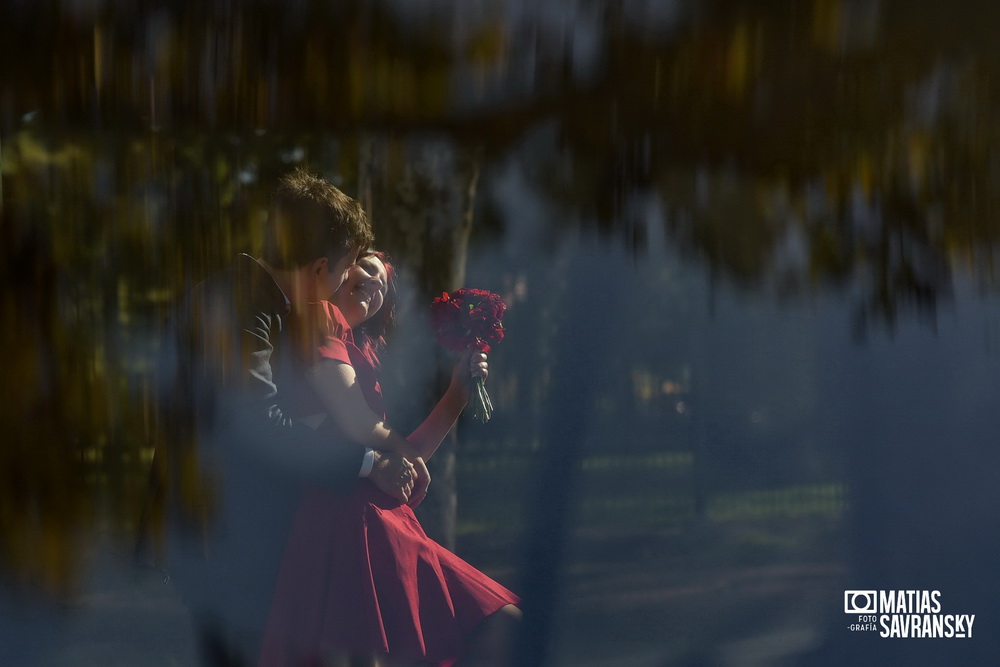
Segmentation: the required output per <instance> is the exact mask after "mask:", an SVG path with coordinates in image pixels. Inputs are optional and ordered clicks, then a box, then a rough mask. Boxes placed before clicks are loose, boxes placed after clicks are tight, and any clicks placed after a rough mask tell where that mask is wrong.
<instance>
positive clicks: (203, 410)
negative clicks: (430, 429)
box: [171, 171, 430, 665]
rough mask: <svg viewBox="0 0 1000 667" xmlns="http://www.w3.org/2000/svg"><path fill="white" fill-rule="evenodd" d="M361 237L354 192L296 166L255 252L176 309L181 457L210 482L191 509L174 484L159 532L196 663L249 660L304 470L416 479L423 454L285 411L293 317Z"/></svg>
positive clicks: (326, 285)
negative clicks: (356, 440)
mask: <svg viewBox="0 0 1000 667" xmlns="http://www.w3.org/2000/svg"><path fill="white" fill-rule="evenodd" d="M372 240H373V237H372V232H371V226H370V224H369V222H368V218H367V216H366V215H365V212H364V210H363V209H362V208H361V206H360V205H359V204H358V203H357V202H356V201H354V200H353V199H351V198H350V197H348V196H347V195H345V194H344V193H343V192H341V191H340V190H338V189H337V188H336V187H334V186H333V185H332V184H331V183H329V182H328V181H326V180H325V179H322V178H319V177H316V176H312V175H310V174H307V173H305V172H303V171H296V172H294V173H292V174H289V175H287V176H285V177H284V178H282V179H281V182H280V184H279V186H278V188H277V191H276V193H275V195H274V199H273V202H272V206H271V209H270V211H269V215H268V220H267V227H266V230H265V242H264V249H263V252H262V254H261V257H260V258H259V259H254V258H253V257H251V256H249V255H245V254H243V255H240V256H239V257H237V258H236V260H235V262H234V263H233V265H232V266H231V267H230V268H229V269H228V270H227V271H225V272H223V273H220V274H218V275H215V276H213V277H211V278H209V279H208V280H206V281H205V282H204V283H202V284H200V285H199V286H197V287H196V288H195V289H194V290H192V293H191V295H190V297H189V299H188V301H187V302H186V304H185V308H184V309H183V313H182V316H181V318H180V325H181V326H180V336H179V360H180V362H181V363H180V364H179V369H180V370H179V380H180V381H179V382H178V387H179V388H180V390H181V391H180V396H181V399H182V401H183V402H184V403H185V405H186V406H187V410H186V411H185V412H186V413H187V414H191V415H193V420H192V421H193V425H194V433H193V434H192V435H193V438H191V440H190V442H192V443H193V446H192V447H191V448H190V451H189V452H188V454H189V456H187V457H186V458H187V460H191V458H192V457H191V456H190V454H192V453H193V454H194V455H195V456H196V457H197V459H196V460H197V462H198V468H199V470H201V471H202V474H201V476H202V478H203V479H205V480H207V481H208V482H214V483H213V484H211V487H210V488H209V493H210V494H211V502H210V503H207V504H208V505H209V507H208V508H206V507H205V505H206V503H201V507H198V508H196V509H198V510H200V511H199V512H194V513H191V512H190V509H191V502H190V498H189V497H190V493H189V492H185V491H184V489H179V490H178V493H179V496H178V497H177V498H176V500H177V501H178V502H175V503H174V506H175V507H180V508H183V507H185V506H186V507H187V508H188V510H189V511H188V512H187V513H184V512H183V511H182V512H180V513H179V516H178V517H177V519H178V520H177V521H176V522H175V523H176V524H177V525H178V526H180V527H181V528H182V529H184V528H186V529H187V530H186V531H184V532H182V534H181V536H180V539H174V540H172V541H171V546H172V551H173V553H172V558H171V561H172V563H171V575H172V577H173V579H174V581H175V582H176V585H177V588H178V589H179V590H180V592H181V593H182V595H183V596H184V597H185V599H186V600H187V602H188V604H189V605H190V606H191V608H192V612H193V613H194V618H195V623H196V626H197V627H196V629H197V631H198V632H199V635H200V640H201V642H202V649H203V653H204V656H205V660H206V662H207V663H208V664H214V665H218V664H229V665H240V664H249V663H252V662H255V660H256V650H257V647H258V646H257V645H258V642H259V638H260V632H261V631H262V629H263V627H264V622H265V620H266V614H267V610H268V607H269V604H270V598H271V593H272V590H273V587H274V582H275V579H276V576H277V572H278V567H279V563H280V558H281V555H282V550H283V548H284V544H285V538H286V535H287V532H288V528H289V526H290V525H291V517H292V514H293V512H294V509H295V507H296V504H297V501H298V497H299V493H300V489H301V488H302V483H303V481H305V480H310V481H314V482H319V483H322V484H326V485H328V486H329V487H331V488H333V489H335V490H344V491H345V492H346V491H348V490H350V488H351V487H352V486H353V485H354V484H356V483H357V480H358V478H359V477H367V478H368V479H370V480H371V481H372V482H373V483H375V484H376V485H377V486H378V487H379V488H380V489H382V490H383V491H385V492H386V493H388V494H390V495H392V496H395V497H396V498H398V499H400V500H402V501H406V500H407V499H409V498H410V497H411V494H414V496H416V495H422V494H423V493H424V492H425V491H426V486H427V484H428V483H429V480H430V477H429V475H428V474H427V469H426V466H424V464H423V462H422V461H421V460H419V459H417V460H413V461H408V460H407V459H405V458H403V457H402V456H400V455H398V454H392V453H380V452H376V451H372V450H370V449H369V450H365V449H364V448H362V447H361V446H360V445H356V444H353V443H348V442H331V436H330V435H329V434H328V433H324V434H323V435H320V433H319V432H317V431H316V430H314V429H312V428H310V427H309V426H308V425H306V424H303V423H301V422H300V421H299V420H296V419H294V418H293V417H291V416H290V413H289V411H288V407H289V394H290V393H293V392H294V390H297V389H298V387H297V386H296V385H298V384H299V383H300V382H301V380H300V379H299V376H298V373H297V370H296V367H297V364H296V357H295V349H294V348H295V346H296V342H295V340H294V339H293V335H292V333H291V332H292V331H294V330H296V327H295V326H294V323H295V321H296V319H297V318H300V317H302V316H304V315H305V314H306V313H307V311H308V304H309V303H310V302H315V301H319V300H322V299H328V298H330V297H331V296H332V294H333V293H334V292H335V291H336V290H337V288H338V287H339V286H340V284H341V283H342V282H343V280H344V276H345V274H346V272H347V269H348V268H349V267H350V266H351V265H352V264H353V263H354V261H355V259H356V258H357V255H358V251H359V250H360V249H363V248H367V247H369V246H370V245H371V243H372ZM302 328H303V327H298V329H299V330H301V329H302ZM182 440H183V438H182ZM179 458H183V457H176V456H175V457H174V461H175V466H176V461H177V460H179ZM175 477H180V476H178V475H176V474H175ZM181 478H182V477H181ZM185 493H187V494H188V497H187V498H185ZM206 515H207V516H206ZM192 538H193V539H192Z"/></svg>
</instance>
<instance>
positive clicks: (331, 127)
mask: <svg viewBox="0 0 1000 667" xmlns="http://www.w3.org/2000/svg"><path fill="white" fill-rule="evenodd" d="M112 9H113V11H112ZM997 11H998V10H997V9H994V8H992V7H987V6H981V3H960V4H959V5H955V4H954V3H952V4H951V5H949V6H948V7H947V8H941V7H938V6H937V5H934V4H932V3H911V4H905V5H903V4H898V3H892V2H854V1H850V0H816V1H815V2H809V3H796V4H795V5H794V7H792V6H786V5H782V4H774V3H749V2H737V1H735V0H730V1H723V0H717V1H709V0H705V1H702V2H696V1H693V0H691V1H688V2H683V1H677V2H665V3H657V2H624V3H612V2H608V3H596V4H595V3H582V2H573V1H570V0H564V1H560V2H556V3H529V2H507V3H478V2H477V3H452V2H444V1H434V2H431V1H425V2H419V3H412V2H408V3H401V2H349V3H339V4H333V5H319V4H316V3H304V2H293V3H289V4H286V5H282V6H278V5H273V4H271V3H264V2H257V3H250V4H249V5H244V6H243V8H241V9H239V10H237V9H235V8H234V7H232V6H230V5H229V4H227V3H207V4H203V5H198V6H194V5H190V6H181V5H175V6H171V7H168V8H165V9H161V10H158V11H151V10H146V9H142V8H138V7H136V8H132V7H129V8H126V7H118V6H117V5H115V6H114V7H113V8H112V4H111V3H101V2H97V3H50V4H49V5H47V6H46V8H42V9H39V8H35V7H32V8H29V7H27V6H26V5H24V4H23V3H21V4H19V3H8V4H7V5H5V6H4V7H3V8H0V37H2V39H0V44H2V45H3V46H0V49H3V52H4V56H5V57H4V58H3V62H4V64H3V65H0V68H2V69H0V71H2V73H3V76H0V91H2V95H0V142H2V143H0V159H2V170H3V181H2V190H0V197H2V207H3V226H2V230H0V234H2V238H0V253H2V257H3V261H2V262H0V266H2V268H0V271H3V285H4V293H5V298H4V300H3V302H2V306H0V308H2V311H0V317H2V323H3V326H2V333H0V340H2V342H3V343H4V344H5V346H6V348H7V349H9V350H12V351H17V352H16V354H15V353H12V354H11V355H10V359H9V360H8V368H7V373H6V374H5V377H6V380H7V382H6V385H7V393H6V395H7V397H8V399H7V400H6V401H5V403H4V406H3V407H2V408H0V419H2V422H0V425H2V428H3V429H4V430H5V432H6V433H7V434H8V437H7V442H8V444H7V445H6V446H5V447H4V448H3V449H2V450H0V457H2V459H0V474H2V475H3V479H2V483H0V499H2V500H0V534H2V536H3V543H2V544H3V547H2V559H3V560H2V562H3V571H4V576H5V579H6V580H7V581H8V582H9V583H10V586H11V587H13V588H17V589H19V590H28V591H30V592H29V593H28V595H29V599H31V600H33V601H34V600H37V599H39V598H37V597H35V596H36V595H37V593H36V592H37V591H43V592H44V593H45V594H46V595H48V596H52V597H53V598H55V599H66V598H67V597H70V598H72V597H73V596H74V595H75V596H77V599H83V600H89V601H90V602H88V604H87V605H84V608H85V609H90V608H91V607H92V606H94V605H95V604H96V605H97V608H100V605H99V604H97V603H96V602H95V600H96V598H95V596H97V595H98V593H99V590H98V589H95V584H94V583H92V582H91V581H90V579H88V573H89V572H92V570H91V567H96V568H97V569H98V571H103V570H101V568H107V567H110V566H108V565H106V563H107V562H108V559H107V558H105V557H101V558H92V557H91V551H92V544H93V543H94V542H100V541H102V540H111V541H112V542H113V543H114V542H116V541H117V544H118V545H119V546H124V545H127V544H129V541H130V539H131V536H132V535H133V534H134V531H135V529H136V524H137V522H138V521H139V516H140V514H141V513H142V511H141V510H142V508H146V509H147V510H148V511H147V514H148V516H149V517H150V518H151V519H152V525H151V527H150V530H151V534H152V535H154V536H160V535H162V525H161V523H160V522H161V521H162V519H161V518H160V517H161V513H160V512H161V509H162V508H159V507H157V506H155V504H154V506H152V507H150V505H149V504H148V499H147V495H146V493H147V474H148V467H149V461H150V458H151V456H152V454H153V451H154V450H155V449H156V448H157V447H161V446H163V445H164V442H163V438H164V437H165V436H164V435H163V426H164V424H163V423H162V419H163V417H162V415H160V414H158V413H157V411H156V410H155V409H154V406H155V398H156V396H157V394H158V392H160V391H161V389H162V386H163V385H162V382H163V379H164V378H163V377H162V372H161V370H159V369H160V368H161V366H158V364H157V361H162V359H161V358H160V357H159V356H158V352H159V350H160V340H159V336H160V332H161V330H162V324H163V322H164V320H165V318H166V317H167V315H168V312H169V308H170V305H171V303H173V302H174V300H175V299H176V298H177V297H178V295H180V294H181V293H182V292H183V290H184V289H185V287H186V286H189V285H190V284H192V283H193V282H195V281H197V280H199V279H201V278H203V277H204V276H206V275H208V274H209V273H211V272H212V271H214V270H217V269H218V268H220V267H222V266H224V265H225V264H226V263H227V262H228V261H229V259H230V258H231V257H232V256H233V255H234V254H235V253H236V252H238V251H241V250H244V249H249V248H253V247H255V246H256V244H257V243H258V242H259V240H260V222H261V214H262V211H263V210H264V209H265V208H266V205H267V201H268V197H269V195H270V191H271V189H272V187H273V184H274V182H275V180H276V178H277V176H278V175H279V174H281V173H283V172H284V171H287V170H288V169H290V168H291V167H293V166H295V165H299V164H302V165H306V166H308V167H310V168H312V169H314V170H317V171H321V172H323V173H325V174H326V175H328V176H329V177H330V178H331V179H333V180H334V181H335V182H337V183H339V184H341V185H342V187H344V188H345V189H346V190H348V191H350V192H356V193H358V194H359V196H360V197H361V198H362V199H363V200H364V201H365V203H366V206H367V207H368V208H369V210H371V211H372V213H373V217H374V219H375V221H376V226H377V232H378V235H379V243H380V245H382V246H383V247H385V248H386V249H388V250H390V251H391V252H392V253H393V254H394V255H395V256H397V257H400V258H402V259H403V264H404V267H403V268H404V270H405V272H406V274H407V275H408V280H409V287H408V290H409V292H410V296H409V299H410V302H409V306H408V308H407V310H406V311H405V313H406V316H405V317H403V318H402V323H401V325H400V335H398V336H397V340H396V344H395V347H394V348H392V350H390V354H391V355H394V357H392V363H387V364H386V366H387V367H388V368H398V369H399V370H398V371H395V372H394V374H393V376H392V377H390V378H387V381H386V383H385V384H386V385H387V394H388V395H389V397H390V400H391V399H392V395H393V392H395V395H396V396H397V397H405V396H409V395H424V394H427V395H429V392H430V389H429V388H430V387H432V386H433V384H434V382H435V373H436V364H435V362H434V360H432V359H429V358H428V357H427V355H426V352H425V351H426V350H427V349H428V348H429V345H430V342H429V338H428V336H427V334H426V332H425V330H424V329H423V328H422V327H423V322H422V317H423V315H422V313H423V308H424V305H423V304H425V303H426V301H427V300H428V298H429V296H430V295H432V294H434V293H435V292H438V291H440V290H442V289H447V288H449V287H452V286H455V285H457V284H459V283H463V284H468V285H476V286H481V287H487V288H491V289H494V290H496V291H501V292H504V293H505V294H506V295H507V297H508V299H509V300H510V303H511V305H512V307H511V311H510V315H509V324H508V326H509V330H510V337H509V339H508V341H507V342H505V344H504V346H503V347H501V348H498V350H497V351H496V354H495V357H494V360H495V364H496V367H497V369H498V373H497V377H496V378H495V380H493V382H495V387H496V391H495V392H494V393H493V395H494V397H495V399H496V401H497V404H498V408H499V409H498V415H497V417H496V418H495V420H494V422H493V423H492V424H490V426H489V427H488V428H485V427H476V426H474V425H471V424H466V425H463V426H464V430H463V434H462V436H461V445H460V446H459V447H458V452H457V454H455V459H454V461H455V463H456V465H457V467H458V471H459V474H458V477H457V480H456V481H454V484H455V485H456V487H457V493H458V497H459V499H460V500H459V503H460V508H461V509H460V513H459V516H458V522H457V542H458V547H459V549H460V550H462V551H463V553H465V554H466V555H468V556H469V557H470V559H472V560H474V561H475V562H477V563H479V564H482V565H483V566H484V567H488V568H493V569H494V570H495V571H497V572H499V573H500V576H504V577H507V578H508V579H507V581H508V582H509V583H511V584H512V585H514V584H516V583H518V582H520V583H523V585H524V586H525V587H526V588H527V592H528V593H529V594H535V595H536V596H537V600H540V601H542V602H539V603H538V607H537V611H536V614H537V618H539V619H542V620H540V621H539V622H538V624H537V625H535V626H533V628H534V630H535V631H536V632H537V634H536V635H535V637H536V640H537V641H536V647H540V648H538V651H539V652H538V653H536V654H535V656H536V658H538V659H540V660H541V659H546V660H549V661H551V662H553V663H557V664H558V663H562V664H585V663H586V664H595V665H596V664H604V663H603V662H602V660H603V661H605V662H607V663H608V664H621V662H622V661H623V660H622V659H621V656H623V655H628V656H629V657H630V659H634V661H635V664H660V663H662V662H664V661H667V662H671V663H683V661H685V660H686V661H690V662H692V663H694V662H698V661H701V662H704V663H711V664H741V663H745V662H753V661H754V660H756V661H757V662H758V663H759V664H768V663H773V661H775V660H778V659H796V656H798V659H800V660H802V661H803V664H817V662H819V661H820V660H822V659H827V660H829V661H830V662H836V660H837V659H843V660H850V659H851V658H856V657H858V656H859V655H860V656H862V658H863V659H865V660H868V659H874V658H875V657H879V658H885V659H886V660H904V659H905V660H906V661H907V662H908V664H915V662H916V661H919V660H921V659H923V660H931V659H932V658H935V659H936V658H940V659H942V660H946V661H947V660H951V661H954V657H955V656H956V655H958V656H961V657H963V658H968V660H966V662H969V661H971V660H975V659H977V658H979V657H980V656H982V655H987V653H986V652H985V648H984V646H988V642H989V641H990V640H989V639H986V638H983V637H984V636H985V635H986V633H987V632H988V630H986V629H985V626H984V630H983V631H982V632H983V633H984V634H983V635H980V637H981V638H982V639H977V641H976V643H975V644H969V643H967V644H966V645H962V646H959V647H956V646H955V645H954V644H947V645H945V646H940V647H939V646H938V645H935V647H934V649H933V650H934V651H940V653H939V654H937V655H932V654H931V653H933V652H931V653H927V654H924V653H921V654H918V655H906V654H905V652H908V651H910V650H911V649H912V647H908V646H902V647H901V646H900V645H899V644H893V643H891V642H886V641H883V642H881V643H877V642H870V643H869V642H866V641H865V638H859V637H855V636H848V635H845V634H843V633H841V632H840V626H839V625H838V623H839V622H840V619H839V618H838V617H837V613H838V611H839V609H840V608H839V606H838V605H839V597H838V596H839V594H840V591H842V589H844V588H872V587H874V588H893V587H901V588H925V587H926V588H940V589H941V590H942V591H943V592H944V593H945V600H946V604H947V606H949V607H951V606H954V610H955V611H963V610H968V611H969V612H970V613H980V614H983V615H984V618H986V615H987V614H989V613H991V611H992V612H995V611H996V609H995V607H996V603H995V602H994V601H993V598H994V597H995V595H993V594H994V593H995V592H996V590H995V589H996V585H995V577H994V576H993V575H992V574H991V568H990V566H989V564H988V563H987V562H986V561H987V556H986V555H987V554H989V553H992V551H993V547H994V546H995V545H994V544H993V538H992V537H990V536H991V535H993V534H996V531H993V530H991V527H992V524H991V521H990V520H989V519H988V518H986V517H989V516H992V515H993V514H995V512H991V511H990V510H993V509H996V508H995V504H996V501H995V499H993V498H992V495H991V494H990V492H989V491H988V489H991V488H992V485H991V484H990V479H989V471H990V470H993V469H995V466H994V465H992V464H993V463H995V461H994V460H993V459H994V456H993V454H992V449H991V447H990V439H989V438H990V434H992V433H994V432H995V427H996V424H994V421H995V420H994V418H993V417H992V413H993V411H992V410H991V409H990V404H991V401H992V400H993V397H994V396H996V391H995V390H996V387H995V386H994V380H993V378H994V377H997V376H998V375H997V374H996V373H994V372H993V371H995V370H996V368H995V366H996V363H997V362H996V339H997V331H996V327H997V315H998V313H997V312H996V303H995V298H994V296H993V292H994V290H995V286H996V285H995V274H994V263H993V247H994V245H995V243H996V241H997V234H998V225H997V222H996V220H995V216H994V211H995V210H997V204H998V197H1000V189H998V185H997V183H998V181H997V178H996V170H997V160H996V156H995V154H994V153H995V151H994V149H993V146H994V145H996V142H995V141H994V140H993V138H994V135H995V134H996V132H997V128H996V127H995V125H996V124H995V122H994V120H993V116H994V115H995V114H993V111H992V110H993V107H994V106H995V97H996V92H995V90H993V88H994V84H993V83H992V82H993V81H995V80H996V78H997V77H996V73H997V72H996V70H997V68H998V64H1000V63H998V62H997V59H996V56H995V49H994V46H993V41H994V40H993V35H992V33H991V31H989V30H987V29H986V28H985V26H989V25H992V23H991V20H992V19H996V18H997V17H996V16H994V14H995V13H996V12H997ZM570 380H572V381H570ZM567 383H569V384H568V385H567ZM570 399H573V400H570ZM397 400H398V402H399V406H398V407H397V408H396V409H394V410H390V413H392V414H398V415H400V417H399V418H400V419H401V420H404V422H405V420H407V419H416V418H417V415H419V413H420V412H421V408H422V407H423V406H421V405H419V402H409V401H407V400H403V399H401V398H399V399H397ZM560 401H563V402H560ZM581 411H583V412H582V413H581ZM567 432H569V433H574V434H576V435H575V436H574V437H573V438H570V439H568V440H567V439H566V438H565V437H564V435H565V433H567ZM559 456H562V457H563V460H564V461H567V463H565V465H566V466H568V468H569V469H570V470H572V471H574V472H572V474H570V475H568V476H566V477H565V478H564V479H563V483H561V484H557V485H555V486H554V487H553V486H551V485H550V484H549V481H550V477H551V476H553V475H557V473H556V472H555V471H556V470H558V466H559V465H560V460H559ZM182 469H183V470H186V472H183V473H182V474H181V477H182V478H183V479H180V480H178V479H174V480H169V481H170V482H171V483H174V484H182V485H183V484H190V483H195V481H194V480H193V475H194V472H193V467H192V468H190V469H188V468H183V466H182ZM185 475H187V476H188V477H185ZM189 477H190V478H189ZM439 478H440V481H441V482H442V484H441V486H442V487H444V488H447V485H448V482H447V476H446V475H440V477H439ZM539 489H541V490H539ZM441 495H442V497H445V498H446V497H447V494H446V493H443V494H441ZM443 505H444V506H447V502H445V503H443ZM543 507H546V508H548V509H547V510H545V511H542V510H541V509H540V508H543ZM512 517H513V519H512ZM440 521H441V525H442V526H443V528H442V530H443V531H444V532H445V533H446V532H447V531H446V530H445V528H444V527H446V526H447V525H448V521H447V520H445V519H442V520H440ZM546 539H548V540H551V541H549V542H546V541H545V540H546ZM545 545H548V546H551V547H552V548H551V549H546V548H543V547H545ZM525 554H528V555H532V557H533V558H535V557H540V558H542V560H541V561H525V560H524V559H525ZM539 554H541V556H539ZM526 562H535V563H536V564H538V565H539V567H538V568H536V569H535V570H532V569H531V568H528V567H527V566H526V565H525V563H526ZM117 567H121V568H124V567H125V566H124V565H121V564H117V563H116V565H115V568H117ZM115 571H117V570H115ZM719 582H722V583H721V584H720V583H719ZM25 587H26V588H25ZM945 589H947V590H945ZM991 595H992V597H991ZM161 602H162V604H163V605H164V606H163V607H161V610H162V609H168V610H169V613H179V612H177V610H176V609H174V608H171V607H169V605H170V604H172V603H171V602H170V601H169V600H162V599H161ZM26 604H27V603H26ZM31 604H34V602H32V603H31ZM29 606H30V605H29ZM16 609H18V610H20V609H27V607H23V606H17V607H16ZM25 615H26V616H30V614H27V612H26V614H25ZM35 625H36V626H38V627H48V628H52V627H55V626H53V625H52V624H51V623H50V622H49V621H47V620H40V621H38V623H36V624H35ZM610 629H614V630H615V632H610ZM21 634H24V633H21ZM56 634H57V636H58V637H60V638H61V639H60V640H59V641H61V642H62V644H60V643H59V642H56V643H55V644H54V646H55V648H53V649H52V651H54V652H56V653H59V654H60V655H62V656H63V657H62V659H64V661H65V660H68V658H66V656H67V655H71V654H73V653H72V651H71V649H70V647H71V646H72V645H73V643H74V642H79V641H81V637H80V635H74V634H73V632H72V631H66V632H61V633H56ZM25 636H26V635H25ZM682 638H683V639H682ZM179 641H180V640H179ZM60 646H61V647H62V648H59V647H60ZM161 648H162V647H161ZM924 648H926V647H921V650H923V649H924ZM60 651H62V653H60ZM546 651H547V652H546ZM963 651H964V653H963ZM167 654H169V651H167ZM185 655H188V654H185ZM755 656H756V657H755ZM802 656H809V657H802ZM817 656H819V657H817ZM53 659H59V656H58V655H57V656H55V658H53ZM624 662H628V660H625V661H624Z"/></svg>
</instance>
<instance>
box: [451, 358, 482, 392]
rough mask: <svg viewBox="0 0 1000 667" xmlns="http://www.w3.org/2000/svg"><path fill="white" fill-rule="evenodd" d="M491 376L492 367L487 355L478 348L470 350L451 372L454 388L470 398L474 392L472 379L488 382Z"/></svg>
mask: <svg viewBox="0 0 1000 667" xmlns="http://www.w3.org/2000/svg"><path fill="white" fill-rule="evenodd" d="M489 375H490V365H489V363H487V361H486V353H485V352H480V351H479V350H478V349H476V348H469V349H468V350H466V351H465V352H463V353H462V356H461V357H459V359H458V363H457V364H455V368H454V370H452V372H451V384H452V387H455V388H456V389H458V390H460V391H461V392H462V396H464V397H468V396H469V392H470V391H471V390H472V378H475V377H479V378H482V379H483V381H484V382H485V381H486V378H488V377H489Z"/></svg>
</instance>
